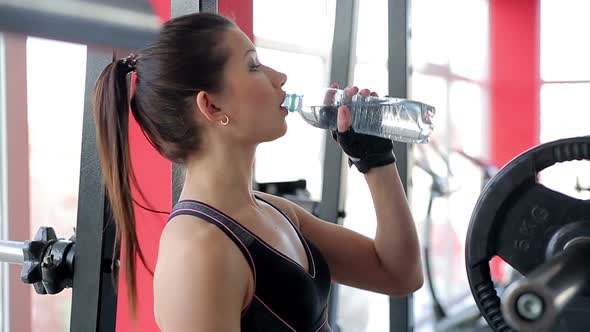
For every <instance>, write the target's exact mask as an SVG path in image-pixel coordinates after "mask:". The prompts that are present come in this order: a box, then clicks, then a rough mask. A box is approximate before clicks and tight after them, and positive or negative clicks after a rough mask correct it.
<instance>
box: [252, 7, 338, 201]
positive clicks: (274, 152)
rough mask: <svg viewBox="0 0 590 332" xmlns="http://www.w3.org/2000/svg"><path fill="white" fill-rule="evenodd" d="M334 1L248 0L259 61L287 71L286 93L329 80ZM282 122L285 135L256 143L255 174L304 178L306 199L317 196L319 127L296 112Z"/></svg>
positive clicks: (272, 179) (319, 85)
mask: <svg viewBox="0 0 590 332" xmlns="http://www.w3.org/2000/svg"><path fill="white" fill-rule="evenodd" d="M335 5H336V3H335V0H305V1H301V0H298V1H295V0H291V1H289V0H283V1H276V0H254V42H255V44H256V47H257V51H258V55H259V58H260V61H261V62H262V63H263V64H265V65H267V66H270V67H272V68H274V69H275V70H278V71H281V72H283V73H285V74H287V77H288V79H287V83H286V84H285V86H284V87H283V90H285V91H286V92H287V93H297V94H306V93H308V92H310V91H313V90H314V89H320V88H324V87H327V86H328V85H329V82H328V79H329V71H330V56H331V49H332V36H333V30H334V14H335ZM278 13H282V14H278ZM287 14H288V15H287ZM302 18H305V19H304V20H302ZM287 124H288V127H289V129H288V131H287V134H286V135H285V136H283V137H281V138H280V139H278V140H276V141H273V142H269V143H264V144H261V145H260V146H259V148H258V151H257V154H256V164H255V179H256V181H257V182H275V181H277V182H279V181H294V180H300V179H305V180H306V181H307V190H308V191H309V193H310V196H311V199H313V200H316V201H317V200H320V199H321V194H322V176H323V174H322V172H323V155H324V140H325V131H323V130H320V129H317V128H314V127H312V126H309V125H308V124H306V123H305V122H303V120H302V119H301V118H300V117H299V115H298V114H290V115H289V116H287Z"/></svg>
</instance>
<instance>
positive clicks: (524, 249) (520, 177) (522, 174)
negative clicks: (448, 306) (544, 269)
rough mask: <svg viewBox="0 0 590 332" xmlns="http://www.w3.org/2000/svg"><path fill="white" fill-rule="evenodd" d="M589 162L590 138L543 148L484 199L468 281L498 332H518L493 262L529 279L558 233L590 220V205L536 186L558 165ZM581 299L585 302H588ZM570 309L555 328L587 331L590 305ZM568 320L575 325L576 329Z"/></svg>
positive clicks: (470, 245) (471, 236)
mask: <svg viewBox="0 0 590 332" xmlns="http://www.w3.org/2000/svg"><path fill="white" fill-rule="evenodd" d="M584 159H586V160H590V136H584V137H575V138H568V139H562V140H558V141H554V142H550V143H546V144H542V145H540V146H538V147H535V148H533V149H530V150H528V151H526V152H524V153H522V154H521V155H519V156H518V157H516V158H514V159H513V160H512V161H510V162H509V163H508V164H507V165H506V166H505V167H503V168H502V169H501V170H500V171H499V172H498V173H497V174H496V175H495V176H494V177H493V178H492V179H491V180H490V181H489V182H488V184H487V186H486V187H485V189H484V190H483V192H482V194H481V195H480V197H479V199H478V201H477V203H476V205H475V209H474V212H473V214H472V217H471V221H470V224H469V229H468V232H467V240H466V246H465V254H466V255H465V256H466V268H467V278H468V280H469V285H470V287H471V291H472V293H473V296H474V298H475V302H476V303H477V306H478V307H479V309H480V311H481V312H482V315H483V316H484V318H485V319H486V321H487V322H488V324H489V325H490V326H491V327H492V328H493V329H494V330H495V331H502V332H507V331H513V330H512V329H511V328H510V327H509V326H508V325H507V324H506V322H505V321H504V318H503V317H502V312H501V311H500V298H499V297H498V295H497V293H496V290H495V288H494V284H493V282H492V279H491V275H490V269H489V261H490V259H491V258H492V257H494V256H496V255H498V256H500V257H502V258H503V259H504V260H506V261H507V262H508V263H509V264H511V265H512V266H513V267H514V268H515V269H517V270H518V271H519V272H521V273H522V274H524V275H526V274H527V273H528V272H530V271H531V270H533V269H534V268H535V267H537V266H539V265H540V264H541V263H543V262H544V261H545V253H546V248H547V245H548V242H549V240H550V239H551V236H552V235H553V234H554V233H555V232H556V231H557V230H559V229H560V228H561V227H562V226H563V225H566V224H569V223H575V222H580V221H588V220H589V219H590V202H588V201H582V200H578V199H574V198H572V197H569V196H567V195H563V194H561V193H558V192H555V191H553V190H550V189H548V188H547V187H545V186H543V185H541V184H539V183H537V175H538V173H539V172H540V171H542V170H543V169H545V168H547V167H550V166H552V165H554V164H556V163H558V162H565V161H572V160H584ZM576 301H577V302H576V303H580V301H582V302H583V301H584V299H583V298H581V299H576ZM570 307H571V310H569V309H568V311H567V312H564V314H563V315H562V318H561V319H560V320H559V322H558V323H557V325H556V328H559V330H560V331H562V328H563V331H568V332H571V331H588V330H589V329H587V327H590V307H588V306H585V305H578V306H576V305H572V306H570ZM580 313H585V314H580ZM585 321H587V322H585ZM568 322H572V323H573V322H575V325H576V327H575V329H574V330H572V326H568V325H567V324H568ZM582 327H586V329H580V328H582Z"/></svg>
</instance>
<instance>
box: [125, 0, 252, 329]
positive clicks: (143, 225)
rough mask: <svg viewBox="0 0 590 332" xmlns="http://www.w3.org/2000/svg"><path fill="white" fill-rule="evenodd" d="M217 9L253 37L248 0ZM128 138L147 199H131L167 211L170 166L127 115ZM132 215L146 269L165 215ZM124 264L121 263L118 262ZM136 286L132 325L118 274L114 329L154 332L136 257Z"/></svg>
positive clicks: (162, 0)
mask: <svg viewBox="0 0 590 332" xmlns="http://www.w3.org/2000/svg"><path fill="white" fill-rule="evenodd" d="M150 1H151V3H152V6H153V7H154V12H155V13H157V14H158V16H160V18H161V19H162V22H165V21H166V20H168V19H169V18H170V1H169V0H150ZM218 9H219V12H220V13H221V14H222V15H226V16H228V17H230V18H231V19H232V20H234V21H235V22H236V23H237V24H238V25H239V26H240V27H241V28H242V30H243V31H244V32H245V33H246V34H247V35H248V36H249V37H250V38H253V31H252V19H253V16H252V15H253V14H252V10H253V6H252V0H220V1H218ZM129 130H130V132H129V140H130V145H131V159H132V163H133V170H134V172H135V174H136V176H137V180H138V184H139V187H140V188H141V190H142V192H143V193H144V194H145V196H146V199H147V202H146V201H144V200H142V199H141V196H140V195H139V193H138V192H137V190H134V192H133V195H134V198H135V200H137V201H138V202H140V203H141V204H142V205H144V206H146V205H147V206H151V207H152V208H154V209H156V210H160V211H170V208H171V205H172V189H171V188H172V183H171V179H172V173H171V169H172V165H171V163H170V162H169V161H167V160H166V159H164V158H163V157H161V156H160V155H159V154H158V153H157V152H156V151H155V150H154V149H153V147H152V146H151V145H150V144H149V142H148V141H147V140H146V138H145V137H144V135H143V133H142V132H141V130H140V128H139V126H138V125H137V123H136V122H135V120H134V119H133V117H132V116H131V118H130V128H129ZM135 216H136V223H137V234H138V238H139V242H140V246H141V248H142V250H143V253H144V255H145V257H146V259H147V262H148V265H149V267H150V269H152V270H153V269H154V267H155V264H156V259H157V251H158V242H159V239H160V234H161V233H162V230H163V228H164V226H165V224H166V221H167V218H168V216H167V215H162V214H155V213H151V212H147V211H145V210H143V209H141V208H139V207H137V206H136V208H135ZM121 266H124V264H121ZM136 275H137V286H138V287H137V288H138V294H137V295H138V308H137V309H138V310H137V313H138V320H137V324H136V326H135V328H134V326H133V325H132V322H131V321H130V319H129V315H128V302H127V297H126V294H127V287H126V286H125V282H124V280H125V275H124V274H123V271H122V272H121V275H120V276H119V280H120V281H121V282H119V290H118V292H119V293H118V294H119V296H118V303H117V329H116V330H117V332H128V331H141V332H152V331H153V332H158V331H159V329H158V327H157V325H156V322H155V318H154V314H153V288H152V286H153V285H152V283H153V278H152V276H151V275H150V273H149V272H148V271H147V270H146V269H145V268H144V267H143V265H141V263H140V261H139V259H138V267H137V271H136Z"/></svg>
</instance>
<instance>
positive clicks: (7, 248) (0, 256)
mask: <svg viewBox="0 0 590 332" xmlns="http://www.w3.org/2000/svg"><path fill="white" fill-rule="evenodd" d="M23 246H24V242H19V241H0V262H4V263H8V264H22V263H23V262H24V254H23Z"/></svg>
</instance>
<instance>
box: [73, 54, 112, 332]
mask: <svg viewBox="0 0 590 332" xmlns="http://www.w3.org/2000/svg"><path fill="white" fill-rule="evenodd" d="M109 61H111V55H108V56H107V55H99V54H95V53H93V52H90V51H89V52H88V60H87V65H86V96H85V102H84V120H83V124H82V125H83V128H82V152H81V160H80V165H81V166H80V190H79V195H78V217H77V220H78V222H77V226H76V243H77V250H76V261H75V264H74V269H75V271H76V273H75V274H74V288H73V291H72V313H71V322H70V331H72V332H78V331H80V332H82V331H84V332H86V331H89V332H90V331H92V332H96V331H100V332H103V331H104V332H107V331H108V332H112V331H114V330H115V320H116V314H117V297H116V292H115V289H114V287H113V284H112V282H111V273H110V271H108V272H107V271H103V265H104V264H103V262H105V261H106V262H109V261H110V260H111V258H112V257H113V256H112V255H116V254H117V253H114V252H113V244H114V239H115V230H114V223H113V221H112V220H111V213H110V211H109V206H108V201H107V199H106V196H105V195H106V194H105V188H104V186H103V184H102V172H101V169H100V162H99V160H98V158H97V157H96V156H97V155H98V151H97V146H96V131H95V128H94V119H93V115H92V88H93V86H94V82H95V81H96V79H97V78H98V75H99V74H100V72H101V71H102V69H103V68H104V67H105V66H106V65H107V64H108V63H109Z"/></svg>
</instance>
